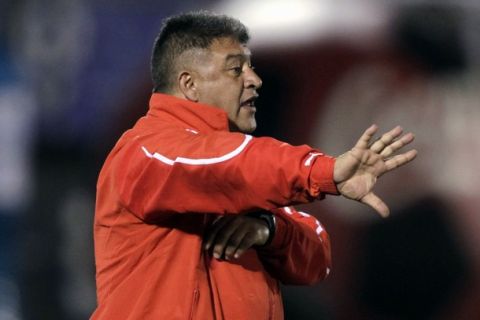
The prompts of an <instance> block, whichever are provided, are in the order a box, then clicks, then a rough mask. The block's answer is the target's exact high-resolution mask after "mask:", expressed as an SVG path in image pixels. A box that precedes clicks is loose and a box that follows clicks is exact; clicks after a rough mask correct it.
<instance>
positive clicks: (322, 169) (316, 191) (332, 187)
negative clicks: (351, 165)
mask: <svg viewBox="0 0 480 320" xmlns="http://www.w3.org/2000/svg"><path fill="white" fill-rule="evenodd" d="M335 161H336V159H335V158H334V157H330V156H326V155H325V156H323V157H318V158H317V159H315V162H314V164H313V166H312V171H311V172H310V181H309V182H310V194H311V195H313V196H317V197H322V196H323V194H331V195H339V194H340V193H339V192H338V189H337V185H336V184H335V182H334V181H333V169H334V167H335Z"/></svg>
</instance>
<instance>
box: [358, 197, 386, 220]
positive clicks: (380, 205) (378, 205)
mask: <svg viewBox="0 0 480 320" xmlns="http://www.w3.org/2000/svg"><path fill="white" fill-rule="evenodd" d="M360 201H361V202H362V203H364V204H366V205H368V206H370V207H372V208H373V209H374V210H375V211H377V212H378V214H379V215H380V216H382V217H383V218H386V217H388V215H389V214H390V209H388V207H387V205H386V204H385V202H383V200H382V199H380V198H379V197H378V196H377V195H376V194H374V193H373V192H370V193H367V194H366V195H365V196H364V197H363V198H362V199H361V200H360Z"/></svg>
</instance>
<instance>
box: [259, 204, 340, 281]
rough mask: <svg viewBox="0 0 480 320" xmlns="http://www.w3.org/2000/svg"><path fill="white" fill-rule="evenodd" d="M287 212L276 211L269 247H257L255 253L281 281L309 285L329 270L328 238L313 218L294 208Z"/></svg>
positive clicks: (320, 278)
mask: <svg viewBox="0 0 480 320" xmlns="http://www.w3.org/2000/svg"><path fill="white" fill-rule="evenodd" d="M282 210H284V209H282ZM287 210H289V209H287ZM289 211H290V213H286V212H285V213H281V212H280V210H279V211H277V213H276V235H275V238H274V239H273V241H272V243H271V244H270V245H269V246H265V247H263V248H259V249H258V253H259V255H260V259H261V260H262V262H263V263H264V265H265V268H266V269H267V270H268V271H269V273H270V274H271V275H272V276H274V277H275V278H277V279H278V280H280V281H281V282H283V283H285V284H296V285H302V284H312V283H314V282H316V281H319V280H322V279H324V278H325V277H326V276H327V275H328V272H329V271H330V268H331V251H330V240H329V237H328V234H327V233H326V231H325V230H324V229H323V227H322V226H321V225H320V223H319V222H318V221H317V220H316V219H315V218H314V217H312V216H309V215H306V214H304V213H299V212H297V211H295V210H294V209H293V210H291V209H290V210H289Z"/></svg>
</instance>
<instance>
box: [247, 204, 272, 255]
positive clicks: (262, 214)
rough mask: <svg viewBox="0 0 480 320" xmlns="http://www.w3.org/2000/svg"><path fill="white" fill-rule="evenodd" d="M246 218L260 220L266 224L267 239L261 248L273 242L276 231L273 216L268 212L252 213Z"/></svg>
mask: <svg viewBox="0 0 480 320" xmlns="http://www.w3.org/2000/svg"><path fill="white" fill-rule="evenodd" d="M248 216H250V217H255V218H258V219H262V220H263V221H265V222H266V223H267V227H268V239H267V241H266V242H265V244H264V245H263V246H262V247H265V246H268V245H269V244H270V243H271V242H272V241H273V237H275V230H276V229H277V227H276V222H275V216H274V215H273V214H272V213H270V212H268V211H260V212H252V213H249V214H248Z"/></svg>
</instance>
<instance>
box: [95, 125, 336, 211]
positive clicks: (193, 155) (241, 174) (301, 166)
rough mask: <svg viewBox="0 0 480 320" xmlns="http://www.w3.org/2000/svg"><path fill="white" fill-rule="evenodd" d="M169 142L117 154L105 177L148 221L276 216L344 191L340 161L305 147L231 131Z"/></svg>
mask: <svg viewBox="0 0 480 320" xmlns="http://www.w3.org/2000/svg"><path fill="white" fill-rule="evenodd" d="M166 134H168V133H166ZM162 139H163V140H165V141H169V140H168V139H165V138H163V137H161V136H158V135H157V136H152V137H150V138H148V139H143V140H142V139H139V140H132V141H131V142H129V143H128V144H126V145H125V146H124V147H122V148H120V149H119V150H117V151H116V154H115V155H114V157H113V158H112V160H111V162H112V163H111V164H109V169H108V170H107V171H109V173H108V174H107V176H108V177H107V178H105V179H111V181H110V183H109V184H108V185H109V186H111V187H112V188H118V190H116V192H115V193H116V194H117V195H118V197H119V201H120V203H121V204H122V205H123V206H125V207H126V208H127V209H129V210H130V211H131V212H133V213H135V214H137V215H138V216H140V218H143V219H147V220H148V219H155V220H156V219H157V218H159V215H161V214H165V213H187V212H188V213H193V212H197V213H213V214H232V213H243V212H248V211H252V210H259V209H264V210H270V209H274V208H278V207H283V206H286V205H290V204H295V203H306V202H310V201H313V200H314V199H317V198H322V197H324V195H325V194H326V193H332V194H336V193H337V189H336V186H335V184H334V182H333V166H334V163H335V159H334V158H332V157H329V156H326V155H324V154H323V153H321V152H320V151H318V150H315V149H313V148H311V147H309V146H306V145H303V146H292V145H289V144H287V143H284V142H281V141H278V140H275V139H273V138H267V137H264V138H254V137H252V136H249V135H244V134H240V133H231V132H215V134H207V135H194V134H189V133H185V134H184V136H180V137H178V138H177V139H176V140H175V143H159V141H162ZM104 183H105V182H104Z"/></svg>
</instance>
